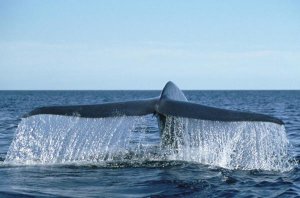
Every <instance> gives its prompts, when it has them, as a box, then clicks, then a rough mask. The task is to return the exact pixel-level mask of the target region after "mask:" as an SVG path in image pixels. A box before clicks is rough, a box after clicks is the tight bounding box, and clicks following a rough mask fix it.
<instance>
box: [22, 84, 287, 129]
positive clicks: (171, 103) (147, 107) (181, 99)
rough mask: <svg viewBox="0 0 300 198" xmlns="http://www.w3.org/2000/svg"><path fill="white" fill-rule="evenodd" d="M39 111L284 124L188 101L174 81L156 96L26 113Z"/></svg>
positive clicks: (57, 107) (59, 113)
mask: <svg viewBox="0 0 300 198" xmlns="http://www.w3.org/2000/svg"><path fill="white" fill-rule="evenodd" d="M38 114H53V115H64V116H79V117H84V118H103V117H115V116H122V115H125V116H142V115H147V114H156V115H158V117H159V118H160V119H161V120H165V117H166V116H178V117H186V118H193V119H201V120H211V121H224V122H239V121H259V122H272V123H276V124H279V125H283V124H284V123H283V121H282V120H280V119H278V118H275V117H272V116H268V115H264V114H258V113H251V112H240V111H233V110H226V109H220V108H215V107H208V106H204V105H200V104H197V103H193V102H189V101H188V100H187V98H186V97H185V95H184V93H183V92H182V91H181V90H180V89H179V88H178V87H177V86H176V85H175V84H174V83H173V82H168V83H167V84H166V85H165V87H164V89H163V90H162V93H161V95H160V97H157V98H150V99H145V100H135V101H125V102H115V103H103V104H95V105H73V106H50V107H40V108H36V109H34V110H33V111H31V112H29V113H28V114H26V115H25V116H24V117H29V116H34V115H38Z"/></svg>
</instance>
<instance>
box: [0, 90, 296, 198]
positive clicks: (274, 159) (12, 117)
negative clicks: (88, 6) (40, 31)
mask: <svg viewBox="0 0 300 198" xmlns="http://www.w3.org/2000/svg"><path fill="white" fill-rule="evenodd" d="M184 93H185V94H186V96H187V98H188V99H189V100H191V101H194V102H196V103H200V104H202V105H208V106H214V107H219V108H225V109H232V110H241V111H251V112H256V113H263V114H268V115H271V116H275V117H277V118H280V119H282V120H283V121H284V123H285V127H282V126H280V125H276V124H270V123H259V122H258V123H249V122H244V123H243V122H241V123H234V122H233V123H224V122H209V121H201V120H193V119H185V118H172V117H169V118H167V123H168V122H169V125H170V126H169V127H166V128H165V130H168V128H172V127H175V128H176V130H177V133H176V137H173V139H171V140H172V141H171V140H170V139H168V135H162V134H161V133H160V130H159V127H158V121H157V119H156V117H155V116H152V115H149V116H141V117H137V116H133V117H126V116H120V117H116V118H107V119H84V118H78V117H77V118H76V117H65V116H51V115H38V116H33V117H29V118H26V119H25V118H22V116H23V115H24V114H26V113H28V112H30V111H31V110H33V109H34V108H36V107H40V106H49V105H76V104H98V103H105V102H114V101H124V100H136V99H143V98H150V97H156V96H159V94H160V91H0V197H300V169H299V159H300V91H184ZM166 134H167V133H166ZM174 142H175V143H174Z"/></svg>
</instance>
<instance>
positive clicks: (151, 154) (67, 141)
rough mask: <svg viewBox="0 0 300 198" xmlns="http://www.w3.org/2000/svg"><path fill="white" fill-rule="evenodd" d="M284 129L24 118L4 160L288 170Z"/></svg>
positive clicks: (181, 121) (137, 119)
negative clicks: (173, 163)
mask: <svg viewBox="0 0 300 198" xmlns="http://www.w3.org/2000/svg"><path fill="white" fill-rule="evenodd" d="M289 146H290V144H289V141H288V139H287V137H286V133H285V128H284V126H280V125H277V124H273V123H266V122H219V121H218V122H217V121H204V120H196V119H187V118H179V117H172V116H168V117H166V123H165V127H164V130H163V132H162V133H160V132H159V129H158V127H157V121H156V120H155V119H153V117H152V116H121V117H112V118H95V119H91V118H79V117H67V116H57V115H38V116H32V117H29V118H26V119H22V121H21V123H20V124H19V126H18V128H17V131H16V134H15V137H14V140H13V142H12V144H11V146H10V148H9V151H8V153H7V155H6V158H5V163H8V164H22V165H33V164H34V165H35V164H47V165H48V164H65V163H66V164H68V163H77V164H83V163H94V164H99V163H106V164H109V163H112V162H113V163H114V162H121V163H124V162H132V161H135V162H138V163H143V162H145V161H150V162H151V161H152V162H153V161H174V160H176V161H185V162H195V163H202V164H207V165H211V166H218V167H223V168H227V169H243V170H252V169H261V170H276V171H288V170H291V169H292V168H293V167H294V164H293V162H292V160H291V158H290V157H289V154H288V148H289Z"/></svg>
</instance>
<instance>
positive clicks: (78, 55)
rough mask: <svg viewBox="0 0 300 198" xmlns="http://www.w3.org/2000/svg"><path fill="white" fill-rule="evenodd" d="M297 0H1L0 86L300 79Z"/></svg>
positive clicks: (239, 85)
mask: <svg viewBox="0 0 300 198" xmlns="http://www.w3.org/2000/svg"><path fill="white" fill-rule="evenodd" d="M299 10H300V1H298V0H294V1H290V0H263V1H262V0H249V1H241V0H236V1H230V0H227V1H221V0H210V1H200V0H195V1H192V0H189V1H183V0H178V1H176V0H135V1H131V0H119V1H114V0H107V1H88V0H87V1H73V0H72V1H71V0H70V1H66V0H63V1H52V0H51V1H40V0H37V1H31V0H27V1H14V0H7V1H5V0H0V89H161V88H162V87H163V85H164V84H165V83H166V82H167V81H169V80H172V81H174V82H175V83H176V84H178V85H179V87H181V88H182V89H300V11H299Z"/></svg>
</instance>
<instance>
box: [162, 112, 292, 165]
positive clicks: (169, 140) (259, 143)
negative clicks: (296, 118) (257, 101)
mask: <svg viewBox="0 0 300 198" xmlns="http://www.w3.org/2000/svg"><path fill="white" fill-rule="evenodd" d="M162 138H163V139H164V138H165V139H166V141H162V142H163V143H164V144H163V147H164V148H165V149H166V150H167V151H168V159H170V160H183V161H192V162H198V163H203V164H208V165H212V166H220V167H223V168H227V169H243V170H251V169H261V170H277V171H287V170H290V169H292V168H293V166H294V162H293V160H292V158H291V157H290V155H289V153H288V150H289V147H290V146H291V145H290V144H289V141H288V139H287V136H286V133H285V128H284V126H282V125H278V124H274V123H269V122H220V121H205V120H196V119H187V118H178V117H172V116H170V117H167V119H166V125H165V131H164V133H163V137H162Z"/></svg>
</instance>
